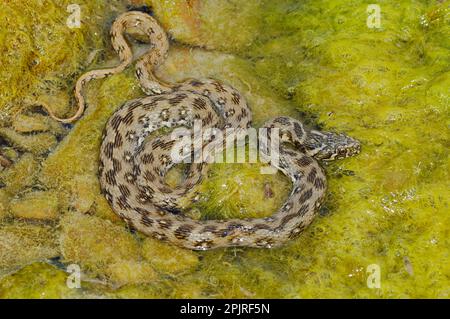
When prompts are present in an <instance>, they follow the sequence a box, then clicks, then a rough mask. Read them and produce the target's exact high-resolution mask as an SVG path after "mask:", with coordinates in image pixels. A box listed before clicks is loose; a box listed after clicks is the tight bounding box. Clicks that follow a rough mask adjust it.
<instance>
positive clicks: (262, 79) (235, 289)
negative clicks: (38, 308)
mask: <svg viewBox="0 0 450 319" xmlns="http://www.w3.org/2000/svg"><path fill="white" fill-rule="evenodd" d="M78 2H79V3H80V4H81V10H82V11H81V13H82V16H81V17H82V27H81V28H79V29H77V28H75V29H71V28H68V27H67V25H66V19H67V17H68V16H69V15H70V13H68V12H67V11H66V7H67V5H68V4H70V2H69V1H54V2H51V1H37V0H35V1H30V2H28V3H27V5H26V6H25V5H23V4H21V3H19V2H17V3H16V2H12V3H11V2H7V3H2V4H0V30H1V31H0V39H1V41H0V46H1V49H2V52H3V53H2V55H1V56H0V60H1V62H0V64H1V65H2V66H4V67H2V70H1V71H0V72H1V73H0V79H1V88H0V110H1V117H0V121H1V123H0V124H1V127H0V137H1V138H0V140H1V142H2V143H1V146H0V152H1V154H3V155H4V156H5V157H6V158H8V159H9V160H10V161H11V162H12V163H13V164H12V165H11V166H10V167H9V168H7V169H3V170H2V171H1V172H0V181H1V186H2V188H0V220H1V224H0V276H1V279H0V297H3V298H15V297H34V298H42V297H44V298H45V297H56V298H58V297H62V298H64V297H79V298H83V297H100V296H108V297H148V298H152V297H159V298H161V297H163V298H164V297H167V298H169V297H215V298H269V297H271V298H319V297H320V298H353V297H360V298H375V297H381V298H432V297H434V298H448V297H449V296H450V290H449V287H450V257H449V247H450V242H449V239H448V238H449V236H448V234H449V229H450V217H449V211H450V209H449V202H448V199H449V189H450V187H449V186H450V185H449V176H448V172H449V152H448V151H449V144H450V143H449V130H448V129H449V124H450V123H449V105H450V103H449V95H448V92H449V83H450V79H449V57H450V55H449V48H450V46H449V44H450V43H449V36H448V35H449V34H450V33H449V31H450V30H449V8H448V3H447V2H445V1H444V2H440V1H396V2H395V3H392V2H391V1H378V2H377V3H378V5H379V8H380V10H381V17H380V25H379V28H377V27H375V28H371V27H370V26H373V25H372V24H373V23H374V22H376V20H370V21H369V25H368V24H367V18H368V16H369V15H370V14H371V13H368V12H367V7H368V5H369V4H370V3H372V1H340V0H333V1H302V2H299V1H294V0H290V1H288V0H283V1H253V0H252V1H236V0H234V1H227V2H225V1H219V0H215V1H208V2H206V1H190V2H185V1H162V0H161V1H132V3H133V5H137V6H140V5H142V4H144V2H145V4H147V5H149V4H150V2H151V3H152V7H153V11H154V14H155V16H156V18H157V19H158V20H159V21H160V22H161V23H162V25H163V26H164V27H165V28H166V30H168V32H169V33H170V34H171V35H172V37H173V39H174V41H173V43H172V47H171V51H170V55H169V58H168V61H167V62H166V63H165V65H164V66H162V67H161V68H160V69H159V70H158V75H159V76H161V77H162V78H164V79H166V80H168V81H178V80H182V79H183V78H187V77H194V78H202V77H207V76H208V77H209V76H210V77H214V78H217V79H220V80H223V81H225V82H227V83H230V84H231V85H233V86H235V87H236V88H238V89H239V90H240V91H241V92H242V93H243V94H244V95H245V96H246V98H247V99H248V100H249V103H250V107H251V108H252V112H253V115H254V118H255V125H260V124H261V123H262V122H264V121H265V120H266V119H268V118H271V117H273V116H276V115H289V116H293V117H296V118H299V119H302V120H304V121H305V122H306V123H308V124H309V125H311V126H315V127H318V128H320V129H323V130H332V131H337V132H345V133H347V134H349V135H351V136H352V137H355V138H357V139H359V140H360V141H361V142H362V152H361V154H360V155H359V156H357V157H355V158H350V159H346V160H343V161H338V162H335V163H332V164H330V165H326V167H325V170H326V173H327V177H328V183H329V190H328V195H327V200H326V202H325V204H324V205H323V207H322V208H321V210H320V215H319V216H318V217H317V218H316V220H315V221H314V222H313V224H312V225H311V226H310V227H309V228H308V229H306V231H305V232H304V233H303V235H302V236H300V237H299V238H298V239H296V240H294V241H292V242H291V243H289V244H287V245H286V246H284V247H282V248H279V249H271V250H254V249H219V250H214V251H208V252H191V251H186V250H182V249H178V248H174V247H172V246H170V245H167V244H163V243H159V242H157V241H154V240H151V239H147V238H144V237H143V236H141V235H139V234H131V233H130V232H128V231H127V230H126V228H125V227H124V224H123V223H122V221H121V220H120V219H119V218H118V217H116V215H115V214H114V213H113V212H112V211H111V209H110V208H109V206H108V204H107V203H106V201H105V200H104V199H103V197H102V195H101V194H100V191H99V186H98V180H97V175H96V174H97V167H98V160H97V157H98V149H99V143H100V139H101V132H102V129H103V127H104V124H105V122H106V120H107V119H108V117H109V116H110V115H111V114H112V113H113V112H114V110H116V109H117V107H118V106H120V104H121V103H123V102H124V101H127V100H129V99H131V98H134V97H139V96H142V95H143V94H142V92H141V91H140V90H139V87H138V84H137V81H136V80H135V78H134V74H133V68H132V67H130V68H129V69H127V71H125V72H124V73H122V74H119V75H115V76H112V77H110V78H108V79H105V80H98V81H93V82H92V83H91V84H89V88H88V90H87V100H88V110H87V111H86V113H85V114H84V116H83V117H82V118H81V119H80V120H79V121H78V122H77V123H76V124H75V125H74V126H61V125H59V124H57V123H55V122H53V121H51V120H49V119H48V117H47V116H46V115H45V113H43V112H42V110H41V109H40V108H38V107H30V106H29V105H30V104H32V103H31V102H36V101H46V102H47V103H49V104H50V105H51V106H52V107H53V108H54V110H56V112H57V113H58V114H61V115H64V114H69V113H70V109H71V108H70V96H71V94H72V87H73V84H74V81H75V80H76V78H77V77H78V76H79V75H81V74H82V73H83V72H84V71H85V70H87V69H94V68H98V67H104V66H106V65H113V64H114V63H116V62H117V60H116V57H115V53H114V52H113V50H112V49H111V46H110V43H109V39H108V36H107V34H108V29H109V26H110V24H111V23H112V21H113V20H114V17H115V16H117V15H118V14H120V13H121V12H123V11H125V10H126V9H125V4H128V3H125V2H120V1H117V2H113V5H111V4H106V1H89V2H88V1H78ZM11 17H17V18H14V19H13V18H11ZM371 23H372V24H371ZM193 47H195V48H194V49H192V48H193ZM258 172H259V169H258V166H257V165H247V164H246V165H232V166H231V167H229V166H226V165H213V167H212V169H211V171H210V176H209V178H208V179H207V180H206V181H205V182H204V183H203V184H202V185H200V186H199V190H200V192H201V193H203V194H204V197H203V198H202V200H201V201H200V202H199V204H198V205H196V206H195V207H194V210H195V211H196V212H197V213H199V214H200V215H202V216H203V217H204V218H217V217H223V218H229V217H249V216H250V217H252V216H258V215H268V214H269V215H270V213H271V212H272V211H274V210H275V209H276V208H277V207H278V206H279V205H280V204H281V203H282V201H283V199H284V196H286V195H287V193H288V190H289V184H288V183H287V181H286V179H284V178H283V177H282V176H281V175H276V176H270V177H262V176H261V175H260V174H259V173H258ZM265 184H269V185H270V186H271V188H272V190H273V192H274V194H275V196H274V197H273V198H270V199H266V200H264V185H265ZM255 185H256V187H255ZM194 213H195V212H194ZM71 264H73V265H77V266H78V267H79V269H80V270H81V271H82V273H83V276H82V281H81V285H82V287H83V289H82V290H80V289H70V288H69V287H67V285H66V279H67V276H68V274H67V273H66V272H65V270H67V267H68V266H69V265H71ZM374 269H375V271H379V274H380V277H379V278H380V280H379V284H380V285H379V288H377V287H378V286H377V285H375V287H374V282H375V283H376V282H377V280H375V281H371V280H372V279H373V278H375V277H376V274H375V277H374V274H373V273H372V271H373V270H374ZM69 270H70V268H69ZM371 275H372V276H371ZM368 282H369V283H368Z"/></svg>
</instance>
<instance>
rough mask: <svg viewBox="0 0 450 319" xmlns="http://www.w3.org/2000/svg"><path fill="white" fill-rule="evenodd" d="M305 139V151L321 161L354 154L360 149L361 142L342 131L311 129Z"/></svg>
mask: <svg viewBox="0 0 450 319" xmlns="http://www.w3.org/2000/svg"><path fill="white" fill-rule="evenodd" d="M307 140H308V142H307V143H306V144H305V148H306V151H307V153H308V154H309V155H310V156H313V157H314V158H316V159H318V160H322V161H334V160H337V159H343V158H346V157H350V156H355V155H357V154H359V152H360V151H361V143H360V142H359V141H358V140H355V139H354V138H352V137H350V136H347V135H345V134H342V133H341V134H338V133H333V132H318V131H311V132H309V136H308V139H307Z"/></svg>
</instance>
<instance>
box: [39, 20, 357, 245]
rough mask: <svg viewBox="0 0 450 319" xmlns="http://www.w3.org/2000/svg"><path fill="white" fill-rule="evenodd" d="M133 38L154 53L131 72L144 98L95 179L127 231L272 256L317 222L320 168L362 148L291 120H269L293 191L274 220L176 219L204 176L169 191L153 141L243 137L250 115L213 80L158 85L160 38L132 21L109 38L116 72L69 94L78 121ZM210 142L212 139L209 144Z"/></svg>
mask: <svg viewBox="0 0 450 319" xmlns="http://www.w3.org/2000/svg"><path fill="white" fill-rule="evenodd" d="M129 30H134V31H137V32H138V33H140V34H143V35H144V36H146V37H147V38H148V39H149V43H150V44H151V49H150V50H149V51H148V52H147V53H146V54H145V55H143V56H142V57H140V58H139V59H138V61H137V62H136V76H137V78H138V79H139V83H140V85H141V87H142V90H143V91H144V92H145V93H146V95H147V96H146V97H143V98H138V99H135V100H131V101H128V102H126V103H125V104H124V105H123V106H121V107H120V108H119V109H118V110H117V111H116V112H115V113H114V114H113V115H112V116H111V118H110V119H109V120H108V122H107V124H106V127H105V130H104V134H103V138H102V144H101V149H100V166H99V178H100V185H101V189H102V192H103V194H104V195H105V197H106V199H107V201H108V202H109V203H110V205H111V207H112V208H113V210H114V211H115V212H116V213H117V214H118V215H119V216H120V217H121V218H123V219H124V220H125V221H126V222H127V224H128V225H129V226H130V227H131V228H133V229H136V230H138V231H140V232H142V233H144V234H146V235H149V236H151V237H154V238H156V239H159V240H163V241H167V242H170V243H173V244H175V245H178V246H181V247H185V248H188V249H193V250H207V249H212V248H217V247H229V246H249V247H260V248H271V247H275V246H279V245H281V244H283V243H285V242H286V241H288V240H290V239H293V238H295V237H297V236H298V235H299V234H300V233H301V232H302V231H303V230H304V229H305V228H306V227H307V226H308V225H309V224H310V223H311V222H312V220H313V218H314V217H315V215H316V214H317V210H318V207H319V206H320V205H321V203H322V202H323V199H324V195H325V192H326V184H327V182H326V176H325V173H324V171H323V169H322V168H321V166H320V165H319V163H318V161H317V160H322V161H329V160H334V159H342V158H345V157H348V156H353V155H355V154H358V153H359V151H360V144H359V142H358V141H357V140H355V139H353V138H351V137H348V136H346V135H344V134H336V133H331V132H321V131H316V130H312V129H309V128H307V127H305V126H304V125H303V124H302V123H301V122H300V121H298V120H296V119H293V118H289V117H277V118H274V119H271V120H269V121H268V122H266V123H265V124H264V127H266V128H268V129H269V130H272V129H274V128H276V129H278V131H279V134H280V138H281V141H282V144H281V147H280V150H279V162H278V164H273V165H274V166H275V167H276V168H277V169H279V170H280V171H281V172H283V173H284V174H285V175H286V176H288V177H289V178H290V179H291V181H292V190H291V192H290V194H289V196H288V198H287V200H286V201H285V203H284V204H283V205H282V207H281V208H280V209H279V210H278V211H277V212H275V213H274V214H273V215H272V216H270V217H266V218H256V219H232V220H194V219H191V218H188V217H187V216H185V215H184V214H183V213H182V212H181V211H180V209H179V203H178V200H179V199H180V198H182V197H183V196H184V195H186V194H187V193H188V192H189V191H190V190H191V189H192V187H193V186H195V185H196V184H197V183H199V182H200V181H201V180H202V178H203V176H204V174H205V172H206V169H207V165H206V164H205V163H193V164H191V165H190V167H189V172H188V173H187V174H186V178H185V179H184V181H183V182H182V184H181V185H179V186H177V187H172V188H171V187H169V186H168V185H167V184H166V183H165V180H164V179H165V174H166V173H167V172H168V170H169V169H170V168H171V167H172V166H173V165H175V164H174V163H173V162H172V160H171V158H170V156H169V155H170V150H171V149H172V147H173V145H174V140H173V139H171V137H170V136H169V134H166V135H162V136H156V137H154V136H153V135H154V134H152V133H154V132H156V131H158V130H159V129H161V128H175V127H178V126H184V127H192V125H193V123H194V121H196V120H198V121H201V123H202V125H203V126H204V127H210V128H217V129H220V130H224V129H226V128H235V129H246V128H249V127H251V120H252V119H251V111H250V109H249V107H248V104H247V102H246V100H245V98H244V97H243V96H242V95H241V94H240V93H239V92H238V91H237V90H236V89H234V88H233V87H231V86H229V85H227V84H224V83H221V82H219V81H216V80H214V79H203V80H196V79H189V80H186V81H185V82H183V83H176V84H170V83H164V82H162V81H160V80H159V79H157V78H156V77H155V76H154V75H153V72H152V71H153V70H155V69H156V68H157V67H158V66H159V65H161V64H162V63H163V61H164V59H165V58H166V57H167V52H168V50H169V41H168V38H167V35H166V33H165V32H164V30H163V29H162V28H161V27H160V25H159V24H158V23H157V22H156V21H155V19H153V18H152V17H151V16H150V15H147V14H145V13H142V12H137V11H130V12H127V13H124V14H122V15H121V16H119V17H118V18H117V19H116V20H115V22H114V24H113V26H112V28H111V40H112V45H113V48H114V50H115V51H116V52H117V53H118V55H119V58H120V61H121V62H120V64H119V65H118V66H117V67H115V68H111V69H102V70H94V71H89V72H87V73H85V74H84V75H82V76H81V77H80V78H79V80H78V81H77V84H76V86H75V97H76V99H77V101H78V110H77V112H76V114H75V115H74V116H72V117H70V118H67V119H62V118H57V117H56V116H55V115H54V114H53V113H52V112H51V111H50V110H49V109H48V108H47V107H46V106H44V107H46V108H47V110H48V112H49V114H50V116H52V117H53V118H55V119H56V120H58V121H61V122H66V123H68V122H72V121H74V120H76V119H78V118H79V117H80V116H81V115H82V114H83V111H84V107H85V106H84V104H85V103H84V99H83V96H82V94H81V90H82V87H83V86H84V85H85V84H86V83H87V82H88V81H90V80H92V79H94V78H102V77H106V76H108V75H111V74H115V73H118V72H121V71H123V70H124V69H125V68H126V67H127V66H128V65H129V64H130V63H132V59H133V54H132V51H131V48H130V45H129V44H128V42H127V40H126V39H125V36H124V34H125V32H126V31H129ZM213 139H214V137H211V140H213Z"/></svg>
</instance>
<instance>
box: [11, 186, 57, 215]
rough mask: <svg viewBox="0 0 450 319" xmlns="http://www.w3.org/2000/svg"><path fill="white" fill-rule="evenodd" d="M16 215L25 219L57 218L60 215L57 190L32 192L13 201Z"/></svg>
mask: <svg viewBox="0 0 450 319" xmlns="http://www.w3.org/2000/svg"><path fill="white" fill-rule="evenodd" d="M10 210H11V213H12V215H13V216H14V217H17V218H24V219H38V220H55V219H57V218H58V216H59V211H58V194H57V193H56V192H31V193H28V194H26V195H25V196H22V197H20V198H15V199H13V200H12V201H11V204H10Z"/></svg>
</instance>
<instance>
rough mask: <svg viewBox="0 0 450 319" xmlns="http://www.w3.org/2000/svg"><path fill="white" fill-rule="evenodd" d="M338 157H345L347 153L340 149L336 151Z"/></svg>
mask: <svg viewBox="0 0 450 319" xmlns="http://www.w3.org/2000/svg"><path fill="white" fill-rule="evenodd" d="M338 155H339V156H346V155H347V152H346V151H345V150H344V149H340V150H338Z"/></svg>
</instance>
